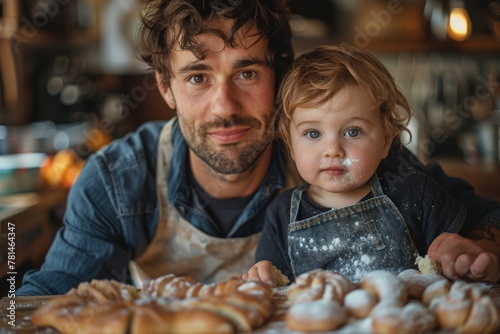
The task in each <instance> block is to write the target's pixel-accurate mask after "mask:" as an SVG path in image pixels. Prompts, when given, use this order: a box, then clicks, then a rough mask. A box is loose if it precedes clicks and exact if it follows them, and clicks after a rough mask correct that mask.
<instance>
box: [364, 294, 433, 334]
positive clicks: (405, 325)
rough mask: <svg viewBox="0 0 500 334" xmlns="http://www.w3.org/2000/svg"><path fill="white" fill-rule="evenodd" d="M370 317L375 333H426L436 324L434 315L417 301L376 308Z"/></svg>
mask: <svg viewBox="0 0 500 334" xmlns="http://www.w3.org/2000/svg"><path fill="white" fill-rule="evenodd" d="M371 317H372V330H373V332H374V333H376V334H411V333H426V332H429V331H432V330H433V329H435V328H436V325H437V321H436V316H435V315H434V314H433V313H432V312H431V311H430V310H429V309H428V308H426V307H425V306H424V305H422V304H421V303H419V302H410V303H408V304H406V305H405V306H403V307H398V306H388V307H384V308H377V310H376V311H375V312H373V314H372V315H371Z"/></svg>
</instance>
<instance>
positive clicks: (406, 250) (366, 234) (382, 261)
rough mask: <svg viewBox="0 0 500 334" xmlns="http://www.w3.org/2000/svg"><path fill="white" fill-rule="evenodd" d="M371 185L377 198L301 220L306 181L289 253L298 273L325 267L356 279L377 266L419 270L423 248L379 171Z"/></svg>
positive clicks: (293, 211)
mask: <svg viewBox="0 0 500 334" xmlns="http://www.w3.org/2000/svg"><path fill="white" fill-rule="evenodd" d="M370 183H371V186H372V191H373V195H374V197H373V198H370V199H368V200H366V201H363V202H359V203H356V204H355V205H352V206H348V207H344V208H340V209H335V208H334V209H331V210H329V211H327V212H323V213H321V214H318V215H316V216H313V217H310V218H308V219H305V220H301V221H296V219H297V213H298V211H299V204H300V200H301V197H302V193H303V192H304V191H305V190H306V189H307V185H305V186H302V187H299V188H297V189H296V190H295V191H294V192H293V195H292V199H291V208H290V225H289V227H288V255H289V256H290V260H291V263H292V268H293V272H294V275H295V277H297V276H298V275H300V274H302V273H304V272H306V271H310V270H312V269H317V268H322V269H326V270H333V271H337V272H340V273H342V274H344V275H346V276H347V277H349V278H350V279H351V280H352V281H353V282H357V281H359V280H361V278H363V277H364V276H365V275H366V273H368V272H370V271H373V270H377V269H386V270H389V271H392V272H394V273H396V274H397V273H399V272H401V271H403V270H405V269H408V268H416V266H415V259H416V256H417V255H418V252H417V249H416V247H415V245H414V244H413V241H412V240H411V237H410V235H409V232H408V228H407V226H406V223H405V221H404V219H403V217H402V216H401V214H400V212H399V210H398V208H396V206H395V205H394V203H392V201H391V200H390V199H389V198H388V197H387V196H385V195H384V193H383V191H382V187H381V186H380V183H379V181H378V178H377V176H376V175H374V176H373V177H372V178H371V180H370Z"/></svg>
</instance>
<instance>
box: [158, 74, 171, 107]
mask: <svg viewBox="0 0 500 334" xmlns="http://www.w3.org/2000/svg"><path fill="white" fill-rule="evenodd" d="M155 77H156V83H157V84H158V90H159V92H160V95H161V96H162V98H163V100H165V102H166V103H167V105H168V107H169V108H170V109H172V110H175V99H174V96H173V95H172V90H171V88H170V86H169V85H168V84H167V83H166V82H165V81H164V80H163V75H161V74H160V73H158V72H155Z"/></svg>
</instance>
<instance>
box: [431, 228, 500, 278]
mask: <svg viewBox="0 0 500 334" xmlns="http://www.w3.org/2000/svg"><path fill="white" fill-rule="evenodd" d="M427 254H428V255H429V257H430V258H432V259H433V260H435V261H437V262H440V263H441V266H442V269H443V274H444V275H445V276H446V277H448V278H451V279H457V278H460V277H465V278H467V279H470V280H473V281H489V282H494V283H497V282H498V281H499V279H500V263H499V260H500V230H499V229H497V228H495V227H493V226H489V225H479V226H477V227H476V228H475V229H474V230H473V231H472V232H471V233H470V234H469V235H468V238H465V237H462V236H460V235H458V234H456V233H443V234H441V235H440V236H438V237H437V238H436V239H435V240H434V241H433V242H432V244H431V245H430V247H429V250H428V252H427Z"/></svg>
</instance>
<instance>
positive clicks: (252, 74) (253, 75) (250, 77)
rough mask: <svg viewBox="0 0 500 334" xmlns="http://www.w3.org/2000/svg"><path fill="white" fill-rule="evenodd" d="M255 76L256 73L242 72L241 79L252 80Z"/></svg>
mask: <svg viewBox="0 0 500 334" xmlns="http://www.w3.org/2000/svg"><path fill="white" fill-rule="evenodd" d="M255 75H256V74H255V72H254V71H244V72H241V74H240V77H241V78H243V79H252V78H253V77H255Z"/></svg>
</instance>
